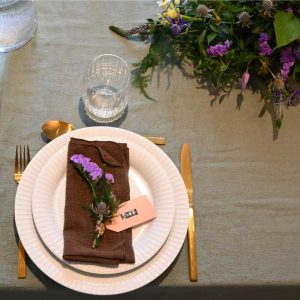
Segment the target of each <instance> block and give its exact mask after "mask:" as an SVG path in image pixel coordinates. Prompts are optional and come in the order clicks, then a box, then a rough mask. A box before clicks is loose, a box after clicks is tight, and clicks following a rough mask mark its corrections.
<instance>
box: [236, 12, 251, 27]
mask: <svg viewBox="0 0 300 300" xmlns="http://www.w3.org/2000/svg"><path fill="white" fill-rule="evenodd" d="M238 19H239V22H238V23H240V24H242V26H243V27H245V26H247V25H248V24H249V22H250V15H249V14H248V13H247V12H246V11H243V12H241V13H240V14H239V15H238Z"/></svg>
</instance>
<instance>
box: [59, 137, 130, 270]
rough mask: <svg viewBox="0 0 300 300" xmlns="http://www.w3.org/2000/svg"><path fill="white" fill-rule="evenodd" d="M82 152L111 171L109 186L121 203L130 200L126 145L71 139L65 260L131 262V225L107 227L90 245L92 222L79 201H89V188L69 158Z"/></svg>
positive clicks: (108, 262) (93, 228) (93, 226)
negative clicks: (95, 243)
mask: <svg viewBox="0 0 300 300" xmlns="http://www.w3.org/2000/svg"><path fill="white" fill-rule="evenodd" d="M73 154H83V155H84V156H86V157H89V158H91V160H92V161H93V162H95V163H97V164H98V165H99V166H100V167H101V165H103V164H104V163H105V164H106V172H109V173H112V174H113V175H114V178H115V183H114V184H112V185H111V186H112V189H113V191H114V193H115V195H116V197H117V199H119V200H120V201H121V202H124V201H127V200H129V181H128V170H129V149H128V148H127V145H126V144H122V143H115V142H110V141H108V142H102V141H86V140H82V139H75V138H71V140H70V143H69V148H68V157H67V159H68V160H67V183H66V204H65V223H64V253H63V258H64V259H66V260H73V261H82V262H95V263H103V264H119V263H134V252H133V248H132V230H131V228H129V229H126V230H124V231H121V232H114V231H111V230H108V229H106V230H105V233H104V235H103V236H102V238H101V240H100V244H99V247H98V248H95V249H93V248H92V240H93V234H94V230H95V223H94V221H93V220H92V218H91V217H90V214H89V212H88V211H87V210H86V209H84V208H83V207H82V204H84V205H85V204H89V203H90V201H91V190H90V188H89V185H88V183H87V182H86V181H85V179H84V178H83V177H82V175H81V174H80V173H79V172H78V170H76V169H75V167H74V165H73V164H72V162H70V157H71V156H72V155H73Z"/></svg>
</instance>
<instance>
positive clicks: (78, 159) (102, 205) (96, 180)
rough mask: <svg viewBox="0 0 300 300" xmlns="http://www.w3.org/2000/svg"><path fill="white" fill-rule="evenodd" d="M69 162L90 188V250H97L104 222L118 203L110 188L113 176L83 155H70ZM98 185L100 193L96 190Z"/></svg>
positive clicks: (111, 216)
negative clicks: (91, 226)
mask: <svg viewBox="0 0 300 300" xmlns="http://www.w3.org/2000/svg"><path fill="white" fill-rule="evenodd" d="M70 161H71V162H72V163H73V165H74V167H75V168H76V169H77V170H78V171H79V173H80V174H81V175H82V177H83V178H84V179H85V180H86V181H87V183H88V184H89V186H90V188H91V192H92V199H91V203H90V205H88V207H87V209H88V210H89V212H90V214H91V216H92V218H93V219H94V221H95V233H94V239H93V242H92V248H97V247H98V245H99V242H100V239H101V237H102V236H103V234H104V232H105V222H107V221H109V220H110V219H112V218H113V217H114V215H115V214H116V212H117V210H118V207H119V201H118V200H117V199H116V196H115V195H114V193H113V191H112V189H111V187H110V185H111V184H113V183H114V182H115V178H114V176H113V174H111V173H106V172H105V171H104V168H100V167H99V166H98V165H97V164H96V163H95V162H92V161H91V159H90V158H89V157H86V156H84V155H83V154H74V155H72V156H71V158H70ZM98 185H99V186H100V192H99V189H98V188H97V186H98Z"/></svg>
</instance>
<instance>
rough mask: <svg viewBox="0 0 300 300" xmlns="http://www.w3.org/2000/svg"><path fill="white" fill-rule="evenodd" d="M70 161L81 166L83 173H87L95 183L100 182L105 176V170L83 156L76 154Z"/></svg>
mask: <svg viewBox="0 0 300 300" xmlns="http://www.w3.org/2000/svg"><path fill="white" fill-rule="evenodd" d="M70 160H71V161H72V162H73V163H74V164H76V165H79V166H81V168H82V169H83V171H84V172H86V173H87V174H88V176H89V177H90V178H91V179H92V180H93V181H96V180H99V179H100V178H101V177H102V175H103V170H102V169H101V168H100V167H99V166H98V165H97V164H96V163H94V162H91V159H90V158H88V157H85V156H84V155H82V154H74V155H72V156H71V158H70Z"/></svg>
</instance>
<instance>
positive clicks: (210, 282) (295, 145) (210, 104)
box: [0, 0, 300, 299]
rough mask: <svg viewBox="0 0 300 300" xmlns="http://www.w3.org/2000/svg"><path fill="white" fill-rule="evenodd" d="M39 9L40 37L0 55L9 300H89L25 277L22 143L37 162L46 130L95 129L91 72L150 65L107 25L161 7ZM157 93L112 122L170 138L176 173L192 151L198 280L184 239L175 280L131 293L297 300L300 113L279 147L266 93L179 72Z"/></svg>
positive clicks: (0, 262) (141, 48)
mask: <svg viewBox="0 0 300 300" xmlns="http://www.w3.org/2000/svg"><path fill="white" fill-rule="evenodd" d="M37 6H38V19H39V21H38V23H39V26H38V31H37V34H36V36H35V38H34V39H33V40H32V41H31V42H30V43H28V44H27V45H26V46H25V47H23V48H21V49H19V50H17V51H15V52H11V53H9V54H1V55H0V153H1V159H0V201H1V202H0V203H1V209H0V299H4V298H5V297H8V296H16V295H22V297H24V296H26V295H27V296H28V297H31V299H33V298H32V297H33V296H34V295H37V297H46V298H47V296H48V297H50V296H51V295H52V296H53V297H56V299H59V298H60V296H61V297H62V299H63V296H64V295H67V294H70V295H72V296H73V298H74V299H77V298H80V296H82V295H80V294H78V293H75V292H74V293H73V292H71V291H69V290H67V289H65V288H63V287H61V286H60V285H59V284H57V283H55V282H54V281H52V280H50V279H49V278H48V277H47V276H46V275H44V274H43V273H42V272H41V271H40V270H39V269H38V268H37V267H36V266H35V265H34V264H33V263H32V262H31V261H30V260H29V259H28V260H27V261H28V265H29V270H28V275H27V278H26V279H24V280H19V279H17V277H16V266H17V233H16V230H15V225H14V198H15V192H16V188H17V186H16V184H15V182H14V180H13V176H12V175H13V166H14V152H15V145H16V144H18V143H28V144H30V147H31V152H32V155H34V154H35V153H37V152H38V151H39V150H40V149H41V148H42V147H43V146H44V145H45V144H46V142H45V140H44V139H43V137H42V136H41V130H40V128H41V125H42V123H43V122H45V121H46V120H49V119H61V120H65V121H69V122H71V123H73V124H74V125H75V126H76V127H77V128H81V127H86V126H92V125H96V124H95V123H93V122H92V121H90V120H89V119H88V118H87V116H86V115H85V113H84V111H83V108H82V103H81V102H80V84H81V78H82V75H83V71H84V68H85V66H86V64H87V63H88V61H89V60H90V59H92V58H93V57H95V56H97V55H99V54H103V53H114V54H117V55H119V56H121V57H123V58H124V59H125V60H127V61H128V62H129V63H134V62H137V61H139V60H140V59H141V58H143V56H144V55H145V54H146V53H147V47H148V46H147V45H144V44H143V43H141V42H138V41H134V40H133V41H127V40H124V39H122V38H120V37H118V36H116V35H115V34H114V33H112V32H110V31H109V29H108V26H109V25H116V26H121V27H123V28H131V27H133V26H136V25H140V24H142V23H143V22H144V20H145V19H146V18H148V17H155V15H156V13H157V12H158V11H159V9H158V7H157V5H156V3H155V1H152V0H147V1H138V0H136V1H129V0H128V1H37ZM148 92H149V93H150V95H151V96H153V98H155V99H156V101H149V100H147V99H146V98H145V97H144V96H143V95H141V94H140V93H139V91H138V90H136V89H134V88H132V91H131V95H130V100H129V109H128V113H127V115H126V117H125V118H123V119H122V120H121V121H119V122H117V123H116V124H115V125H114V126H117V127H121V128H125V129H128V130H131V131H134V132H137V133H139V134H141V135H157V136H159V135H160V136H165V137H166V138H167V145H166V146H164V147H163V148H162V149H163V150H164V151H165V152H166V153H167V154H168V155H169V156H170V158H171V159H172V160H173V162H174V163H175V164H176V166H178V167H179V162H180V161H179V157H180V149H181V145H182V143H190V144H191V150H192V162H193V179H194V189H195V210H196V235H197V245H198V248H197V252H198V264H199V282H197V283H191V282H189V276H188V257H187V244H186V243H185V244H184V245H183V248H182V251H181V252H180V254H179V256H178V257H177V259H176V260H175V262H174V263H173V264H172V266H171V267H170V268H169V269H168V270H167V271H166V272H164V273H163V274H162V275H161V276H160V277H159V278H158V279H157V280H155V281H154V282H152V283H151V284H149V285H148V286H147V287H144V288H142V289H140V290H138V291H137V292H134V293H129V294H128V295H129V296H130V297H137V298H139V297H140V296H142V295H148V296H149V295H152V297H154V298H161V299H163V298H164V297H167V296H170V297H173V299H175V298H176V297H179V295H181V296H182V295H185V296H186V297H190V298H192V295H194V297H196V298H197V299H200V296H203V297H204V298H205V299H223V298H224V299H225V298H226V297H228V299H233V298H234V297H236V298H237V299H246V298H247V297H250V299H253V297H256V296H258V295H259V296H261V298H262V297H266V298H264V299H269V298H268V297H270V299H275V297H277V296H278V295H279V296H278V297H279V298H278V299H285V297H290V298H288V299H291V298H293V297H295V299H297V295H300V287H299V285H300V185H299V180H300V156H299V150H300V135H299V128H300V127H299V126H300V109H299V107H296V108H292V109H290V110H289V111H285V118H284V122H283V126H282V129H281V130H280V133H279V136H278V138H277V140H275V141H274V140H273V126H272V121H271V117H270V115H269V114H266V115H265V116H263V117H261V118H259V117H258V116H259V113H260V110H261V107H262V103H261V102H260V96H259V94H257V93H255V94H254V93H252V92H251V91H246V92H245V93H244V101H243V102H242V104H241V106H240V109H238V107H239V105H240V103H239V101H240V100H241V97H240V91H239V90H233V91H232V93H231V94H230V96H229V97H225V98H224V99H223V102H222V103H221V104H220V103H219V101H216V102H214V101H213V99H214V97H213V96H212V95H210V94H209V92H208V90H206V89H199V88H198V86H197V83H196V81H194V80H190V79H187V78H185V77H183V75H182V74H181V73H180V71H178V70H176V69H174V70H173V71H172V72H171V73H170V74H169V76H167V75H166V74H160V77H158V73H154V76H153V80H152V84H151V86H150V88H149V89H148ZM180 293H181V294H180ZM280 295H281V296H280ZM232 297H233V298H232ZM299 297H300V296H299ZM256 298H258V297H256ZM226 299H227V298H226ZM247 299H248V298H247Z"/></svg>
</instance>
